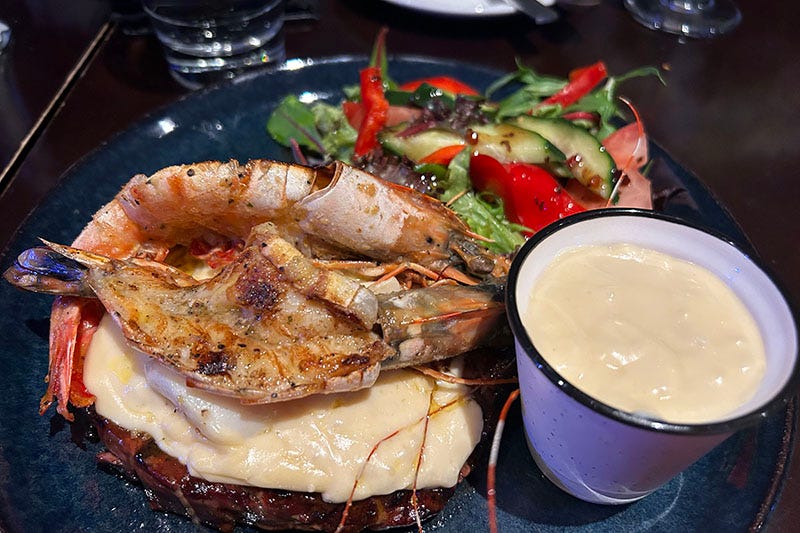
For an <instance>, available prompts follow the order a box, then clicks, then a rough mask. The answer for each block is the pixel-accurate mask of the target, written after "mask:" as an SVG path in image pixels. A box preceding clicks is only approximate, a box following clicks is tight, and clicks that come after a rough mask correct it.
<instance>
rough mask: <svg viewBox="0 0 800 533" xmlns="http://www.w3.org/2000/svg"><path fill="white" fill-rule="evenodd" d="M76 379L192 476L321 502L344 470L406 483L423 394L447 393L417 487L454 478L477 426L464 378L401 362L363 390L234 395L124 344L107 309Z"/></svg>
mask: <svg viewBox="0 0 800 533" xmlns="http://www.w3.org/2000/svg"><path fill="white" fill-rule="evenodd" d="M84 380H85V383H86V386H87V388H88V389H89V391H91V392H92V394H94V395H95V396H96V397H97V399H96V402H95V408H96V410H97V412H98V413H99V414H100V415H102V416H104V417H106V418H108V419H110V420H112V421H114V422H115V423H117V424H119V425H120V426H123V427H125V428H127V429H129V430H136V431H143V432H147V433H148V434H150V435H151V436H153V438H154V439H155V441H156V443H157V444H158V446H159V447H160V448H161V449H162V450H163V451H164V452H166V453H167V454H169V455H171V456H172V457H175V458H177V459H178V460H179V461H180V462H181V463H183V464H185V465H186V466H187V468H188V469H189V472H190V473H191V474H192V475H194V476H198V477H201V478H204V479H207V480H209V481H217V482H227V483H235V484H246V485H251V486H259V487H267V488H277V489H286V490H293V491H303V492H319V493H321V494H322V497H323V498H324V499H325V500H326V501H329V502H344V501H347V499H348V497H349V496H350V492H351V491H352V489H353V485H354V482H355V480H356V479H358V487H357V489H356V492H355V499H356V500H359V499H363V498H367V497H369V496H372V495H377V494H389V493H391V492H394V491H396V490H400V489H410V488H412V486H413V483H414V472H415V470H416V462H417V457H418V452H419V450H420V447H421V446H422V443H423V431H424V428H423V425H424V419H425V415H426V413H427V412H428V409H429V404H430V405H431V407H430V409H431V412H434V411H436V410H437V408H438V407H440V406H445V405H447V404H450V403H451V402H454V403H453V405H451V406H449V407H446V408H444V409H442V410H440V411H438V412H436V413H435V414H434V415H433V416H431V418H430V421H429V426H428V435H427V438H426V439H425V442H424V455H423V460H422V466H421V468H420V471H419V479H418V480H417V488H431V487H451V486H453V485H455V484H456V483H457V481H458V475H459V472H460V470H461V467H462V466H463V464H464V463H465V461H466V460H467V457H468V456H469V454H470V453H471V452H472V450H473V448H474V447H475V445H476V444H477V443H478V441H479V439H480V436H481V431H482V429H483V417H482V414H481V409H480V407H479V406H478V405H477V403H475V402H474V401H473V400H471V399H469V398H468V397H467V395H468V390H467V388H466V387H464V386H460V385H450V384H442V383H435V382H434V381H433V380H432V379H430V378H428V377H425V376H423V375H421V374H419V373H417V372H413V371H404V370H396V371H390V372H385V373H383V374H381V377H380V378H379V379H378V382H377V383H376V384H375V385H374V386H373V387H371V388H370V389H367V390H363V391H357V392H352V393H343V394H330V395H323V396H316V397H310V398H304V399H300V400H294V401H291V402H285V403H278V404H272V405H259V406H242V405H240V404H239V403H238V402H237V401H236V400H234V399H231V398H223V397H220V396H216V395H213V394H209V393H205V392H203V391H199V390H196V389H190V388H187V387H186V385H185V382H184V380H183V378H181V377H180V376H179V375H177V374H176V373H175V372H173V371H172V370H171V369H169V368H167V367H166V366H164V365H162V364H161V363H159V362H157V361H154V360H152V359H151V358H149V357H148V356H147V355H145V354H143V353H141V352H138V351H136V350H134V349H132V348H130V347H129V346H128V345H127V344H126V342H125V340H124V338H123V337H122V334H121V332H120V331H119V329H118V328H117V326H116V325H114V324H113V322H112V321H111V320H110V319H109V318H108V316H106V317H105V318H104V319H103V321H102V323H101V325H100V328H99V329H98V331H97V333H95V336H94V338H93V339H92V343H91V346H90V347H89V350H88V353H87V356H86V363H85V367H84ZM394 432H398V433H397V435H395V436H393V437H391V438H388V439H386V437H389V436H390V435H392V434H393V433H394ZM383 439H386V440H383ZM376 446H377V451H376V452H375V453H374V455H373V456H372V457H371V458H370V460H369V462H368V463H366V466H365V460H366V458H367V457H368V456H369V455H370V453H371V452H372V451H373V449H374V448H375V447H376ZM362 469H363V471H362Z"/></svg>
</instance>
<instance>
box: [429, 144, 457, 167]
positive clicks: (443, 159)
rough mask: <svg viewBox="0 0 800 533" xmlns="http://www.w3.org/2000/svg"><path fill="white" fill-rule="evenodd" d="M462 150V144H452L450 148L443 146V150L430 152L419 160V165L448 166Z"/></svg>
mask: <svg viewBox="0 0 800 533" xmlns="http://www.w3.org/2000/svg"><path fill="white" fill-rule="evenodd" d="M463 149H464V145H463V144H453V145H450V146H445V147H444V148H439V149H438V150H435V151H433V152H431V153H430V154H428V155H426V156H425V157H423V158H422V159H420V160H419V163H430V164H434V165H448V164H450V161H452V160H453V158H454V157H455V156H457V155H458V153H459V152H461V150H463Z"/></svg>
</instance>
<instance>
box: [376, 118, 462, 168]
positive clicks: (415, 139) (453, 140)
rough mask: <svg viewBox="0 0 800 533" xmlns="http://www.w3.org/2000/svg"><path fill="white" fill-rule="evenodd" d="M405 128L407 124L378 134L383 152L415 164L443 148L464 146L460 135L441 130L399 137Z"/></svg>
mask: <svg viewBox="0 0 800 533" xmlns="http://www.w3.org/2000/svg"><path fill="white" fill-rule="evenodd" d="M407 127H408V125H407V124H400V125H399V126H395V127H394V128H389V129H385V130H383V131H382V132H380V133H379V134H378V141H379V142H380V143H381V146H383V148H384V149H385V150H387V151H389V152H392V153H393V154H395V155H400V156H403V155H404V156H406V157H407V158H409V159H410V160H412V161H414V162H415V163H416V162H419V160H420V159H422V158H423V157H425V156H427V155H430V154H432V153H433V152H435V151H436V150H438V149H440V148H444V147H445V146H452V145H454V144H465V142H464V137H463V136H462V135H459V134H458V133H456V132H455V131H452V130H446V129H441V128H431V129H429V130H425V131H421V132H419V133H415V134H414V135H408V136H399V135H398V133H400V132H402V131H403V130H405V129H406V128H407Z"/></svg>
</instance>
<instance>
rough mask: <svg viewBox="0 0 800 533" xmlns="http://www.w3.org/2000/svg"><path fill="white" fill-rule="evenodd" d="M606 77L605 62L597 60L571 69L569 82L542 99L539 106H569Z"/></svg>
mask: <svg viewBox="0 0 800 533" xmlns="http://www.w3.org/2000/svg"><path fill="white" fill-rule="evenodd" d="M607 77H608V70H607V69H606V65H605V63H603V62H602V61H598V62H597V63H595V64H593V65H589V66H587V67H582V68H578V69H575V70H573V71H572V72H570V75H569V83H567V84H566V85H565V86H564V87H562V88H561V90H559V91H558V92H556V93H555V94H553V95H552V96H550V97H549V98H547V99H545V100H543V101H542V102H540V103H539V105H538V106H537V107H539V106H545V105H556V104H560V105H561V107H562V108H565V107H569V106H571V105H572V104H574V103H575V102H577V101H578V100H580V99H581V98H583V97H584V96H586V95H587V94H589V92H590V91H591V90H592V89H594V88H595V87H597V84H599V83H600V82H601V81H603V80H604V79H606V78H607Z"/></svg>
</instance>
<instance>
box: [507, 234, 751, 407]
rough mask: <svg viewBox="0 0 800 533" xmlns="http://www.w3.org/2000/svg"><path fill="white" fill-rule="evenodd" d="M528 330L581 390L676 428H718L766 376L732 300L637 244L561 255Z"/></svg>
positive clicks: (536, 299) (699, 272) (743, 313)
mask: <svg viewBox="0 0 800 533" xmlns="http://www.w3.org/2000/svg"><path fill="white" fill-rule="evenodd" d="M522 321H523V324H524V325H525V328H526V330H527V331H528V333H529V334H530V337H531V339H532V340H533V343H534V345H535V346H536V349H537V350H538V351H539V353H540V354H541V355H542V356H543V357H544V358H545V360H546V361H547V362H548V363H549V364H550V365H552V366H553V368H555V369H556V370H557V371H558V373H559V374H561V375H562V376H563V377H564V378H566V379H567V381H569V382H570V383H572V384H573V385H575V386H576V387H578V388H579V389H580V390H582V391H584V392H585V393H587V394H589V395H590V396H592V397H594V398H597V399H598V400H600V401H602V402H603V403H606V404H608V405H610V406H612V407H616V408H618V409H621V410H624V411H628V412H635V413H640V414H644V415H646V416H649V417H652V418H657V419H661V420H665V421H669V422H674V423H703V422H710V421H714V420H719V419H721V418H723V417H725V415H727V414H729V413H731V412H732V411H734V410H735V409H736V408H737V407H739V406H740V405H742V404H743V403H745V402H746V401H747V400H748V399H750V398H751V397H752V396H753V395H754V394H755V392H756V390H757V388H758V385H759V382H760V381H761V378H762V377H763V375H764V370H765V365H766V357H765V354H764V346H763V342H762V339H761V335H760V333H759V329H758V326H757V325H756V323H755V320H754V319H753V318H752V316H751V315H750V313H749V311H748V310H747V309H746V308H745V306H744V304H743V303H742V302H741V301H740V300H739V298H738V297H737V296H736V295H735V294H734V293H733V291H732V290H731V289H730V288H729V287H728V286H727V285H725V283H724V282H723V281H722V280H720V279H719V278H718V277H717V276H715V275H714V274H712V273H711V272H709V271H708V270H706V269H704V268H702V267H699V266H698V265H695V264H693V263H690V262H687V261H684V260H681V259H678V258H675V257H671V256H669V255H666V254H663V253H660V252H657V251H654V250H649V249H645V248H641V247H638V246H635V245H630V244H611V245H592V246H578V247H575V248H571V249H569V250H566V251H564V252H562V253H561V254H559V255H558V256H557V257H556V258H555V260H554V261H553V262H552V264H550V265H549V266H548V267H547V268H546V269H545V270H544V272H542V274H541V276H540V277H539V279H538V280H537V281H536V283H535V284H534V288H533V291H532V294H531V300H530V305H529V306H528V309H527V313H526V314H525V316H523V317H522Z"/></svg>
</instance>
